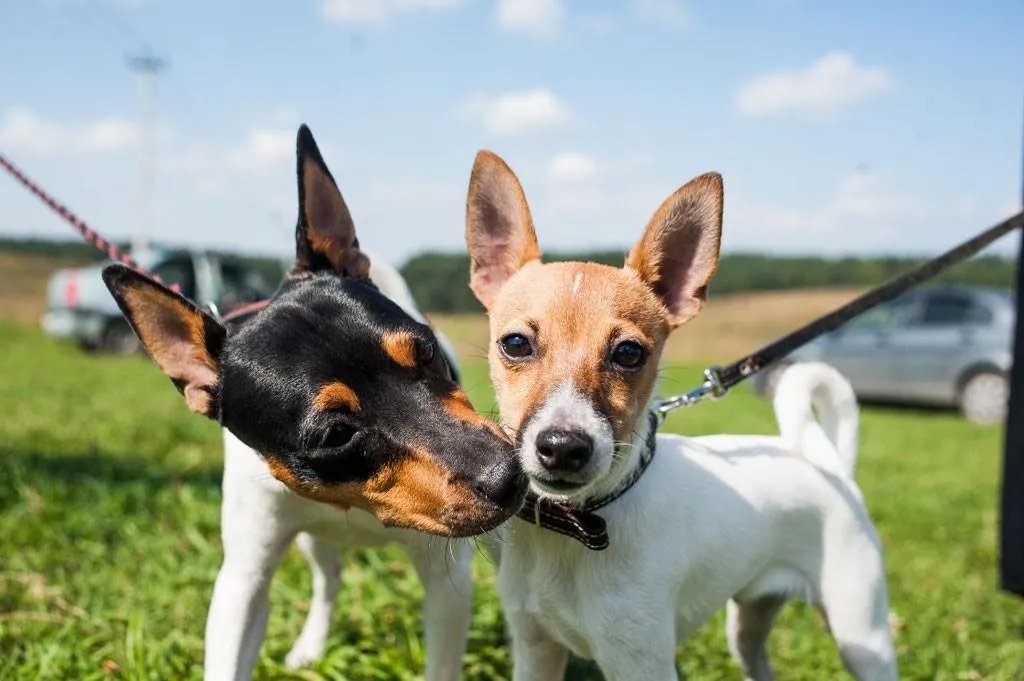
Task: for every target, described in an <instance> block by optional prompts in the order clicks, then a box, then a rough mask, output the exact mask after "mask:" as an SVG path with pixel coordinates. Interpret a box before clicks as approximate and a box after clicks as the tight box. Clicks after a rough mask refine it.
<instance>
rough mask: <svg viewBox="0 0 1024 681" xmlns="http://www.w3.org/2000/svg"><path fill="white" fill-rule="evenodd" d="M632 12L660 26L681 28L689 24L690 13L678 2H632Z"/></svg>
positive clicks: (638, 0)
mask: <svg viewBox="0 0 1024 681" xmlns="http://www.w3.org/2000/svg"><path fill="white" fill-rule="evenodd" d="M633 12H634V13H635V14H636V15H637V16H638V17H640V18H641V19H644V20H646V21H650V22H652V23H655V24H658V25H660V26H676V27H683V26H687V25H689V23H690V12H689V11H688V10H687V9H686V5H685V3H683V2H681V1H680V0H633Z"/></svg>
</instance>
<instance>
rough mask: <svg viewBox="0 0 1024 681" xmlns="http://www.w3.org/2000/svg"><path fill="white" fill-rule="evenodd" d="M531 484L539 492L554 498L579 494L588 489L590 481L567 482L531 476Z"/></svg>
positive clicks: (548, 477)
mask: <svg viewBox="0 0 1024 681" xmlns="http://www.w3.org/2000/svg"><path fill="white" fill-rule="evenodd" d="M530 482H532V483H533V486H534V487H536V488H537V491H539V492H542V493H545V494H550V495H553V496H569V495H571V494H573V493H575V492H579V491H580V490H582V489H583V488H584V487H586V486H587V485H588V484H589V482H588V481H577V480H566V479H564V478H555V477H551V476H538V475H533V476H530Z"/></svg>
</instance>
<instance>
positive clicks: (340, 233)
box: [292, 125, 370, 277]
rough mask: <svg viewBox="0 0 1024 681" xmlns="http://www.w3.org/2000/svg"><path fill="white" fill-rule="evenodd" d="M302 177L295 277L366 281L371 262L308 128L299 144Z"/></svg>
mask: <svg viewBox="0 0 1024 681" xmlns="http://www.w3.org/2000/svg"><path fill="white" fill-rule="evenodd" d="M295 146H296V156H297V157H298V159H297V160H298V176H299V223H298V225H297V226H296V227H295V267H294V268H293V269H292V274H293V275H302V274H306V273H309V272H331V271H333V272H335V273H337V274H340V275H342V276H344V277H365V276H367V275H368V274H369V271H370V259H369V258H367V257H366V254H365V253H363V252H362V251H361V250H359V239H357V238H356V228H355V225H354V224H353V222H352V215H351V214H350V213H349V212H348V206H346V205H345V199H343V198H342V197H341V192H340V191H338V185H337V184H335V182H334V177H332V176H331V171H329V170H328V169H327V164H325V163H324V159H323V157H322V156H321V155H320V149H319V148H317V146H316V140H314V139H313V133H311V132H310V131H309V128H308V127H306V126H305V125H303V126H301V127H300V128H299V134H298V140H297V141H296V145H295Z"/></svg>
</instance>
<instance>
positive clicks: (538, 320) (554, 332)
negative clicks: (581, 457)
mask: <svg viewBox="0 0 1024 681" xmlns="http://www.w3.org/2000/svg"><path fill="white" fill-rule="evenodd" d="M577 282H585V285H582V286H579V287H578V288H577ZM666 313H667V311H666V309H665V307H664V305H663V304H662V303H661V302H660V301H659V300H658V298H657V296H655V294H654V292H653V291H651V289H650V288H649V287H648V286H646V285H645V284H644V283H643V282H642V281H641V280H640V278H639V277H638V276H636V274H635V273H633V272H630V271H628V270H625V269H618V268H614V267H608V266H605V265H598V264H595V263H548V264H540V263H532V264H530V265H527V266H526V267H524V268H523V269H522V270H520V271H519V272H518V273H517V274H516V275H515V276H514V277H512V278H511V279H510V280H509V282H508V283H507V284H506V285H505V286H504V287H503V288H502V289H501V291H500V293H499V295H498V297H497V298H496V299H495V302H494V305H493V307H492V309H491V312H490V314H489V318H490V325H491V336H492V338H493V339H494V341H495V343H492V348H491V357H490V360H491V361H490V365H491V379H492V381H493V383H494V385H495V390H496V393H497V396H498V402H499V405H500V407H501V413H502V417H503V419H504V421H505V422H506V424H508V425H509V426H510V427H511V428H512V429H513V430H519V428H520V427H521V426H522V425H523V424H522V422H521V421H522V419H523V417H524V415H525V414H528V413H533V412H534V411H536V410H537V409H539V408H540V406H541V405H542V404H543V402H544V401H545V400H546V399H547V397H548V396H549V395H550V394H551V393H552V392H553V391H554V390H555V389H556V388H558V387H559V386H561V385H564V384H566V383H571V384H572V385H573V386H574V387H575V389H576V391H577V392H579V393H581V394H583V395H585V396H586V397H588V398H589V399H590V400H591V401H592V402H593V403H594V405H595V407H596V408H597V409H598V410H599V411H600V412H601V413H602V414H604V416H605V417H606V418H608V419H609V421H610V422H611V425H612V431H613V433H614V436H615V438H616V439H617V440H622V439H627V438H628V436H629V434H630V432H631V431H632V429H633V427H634V425H635V423H636V421H637V420H638V419H639V417H640V415H641V413H642V412H643V410H644V408H645V407H646V406H647V402H648V400H649V399H650V396H651V392H652V390H653V388H654V382H655V379H656V377H657V364H658V359H659V357H660V355H661V350H662V347H663V346H664V343H665V340H666V338H667V336H668V332H669V324H668V322H667V319H666ZM509 333H522V334H524V335H526V336H527V337H528V338H529V339H530V341H531V343H532V345H533V348H534V356H533V357H532V358H531V359H529V360H527V361H524V362H519V363H513V362H509V361H507V360H505V359H504V358H503V356H502V355H501V352H500V350H499V349H498V347H497V341H498V340H499V339H500V338H501V337H502V336H504V335H506V334H509ZM624 340H634V341H637V342H639V343H640V344H641V345H643V346H645V347H646V348H648V350H649V351H650V352H649V354H648V357H647V360H646V362H645V364H644V366H643V367H642V368H641V369H639V370H638V371H632V372H631V371H621V370H617V369H615V368H614V367H613V366H611V364H610V363H609V359H608V358H609V353H610V352H611V350H612V349H613V348H614V346H615V345H616V344H617V343H619V342H622V341H624Z"/></svg>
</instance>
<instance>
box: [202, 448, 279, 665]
mask: <svg viewBox="0 0 1024 681" xmlns="http://www.w3.org/2000/svg"><path fill="white" fill-rule="evenodd" d="M225 444H226V446H225V454H226V456H225V466H224V500H223V503H222V504H221V513H220V521H221V532H220V534H221V541H222V543H223V545H224V562H223V563H222V565H221V568H220V572H218V573H217V581H216V583H215V584H214V587H213V600H212V601H211V603H210V611H209V614H208V615H207V618H206V647H205V660H204V666H203V678H204V679H205V681H248V679H249V678H250V677H251V676H252V670H253V667H254V666H255V664H256V659H257V655H258V654H259V650H260V644H262V643H263V636H264V634H265V633H266V627H267V616H268V614H269V603H268V599H267V596H268V593H269V590H270V580H271V578H272V577H273V576H274V571H275V570H276V569H277V566H278V565H279V564H280V562H281V558H282V556H283V555H284V552H285V550H286V549H287V548H288V545H289V544H290V543H291V541H292V539H293V538H294V537H295V534H296V532H297V529H298V528H297V527H296V526H295V524H294V522H291V521H289V520H287V519H288V518H291V517H293V516H294V515H295V514H294V513H289V511H290V510H291V509H290V508H288V500H289V499H294V497H292V496H291V495H290V493H287V492H282V491H280V490H279V489H276V488H275V486H274V485H276V483H274V484H267V482H266V479H267V478H268V477H269V474H268V473H267V472H266V466H265V464H263V463H262V462H261V461H260V460H259V459H258V458H257V457H256V454H255V453H253V452H252V451H251V450H248V449H246V448H245V447H244V446H243V445H241V443H238V442H237V440H234V438H233V437H231V436H230V434H226V436H225Z"/></svg>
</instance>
